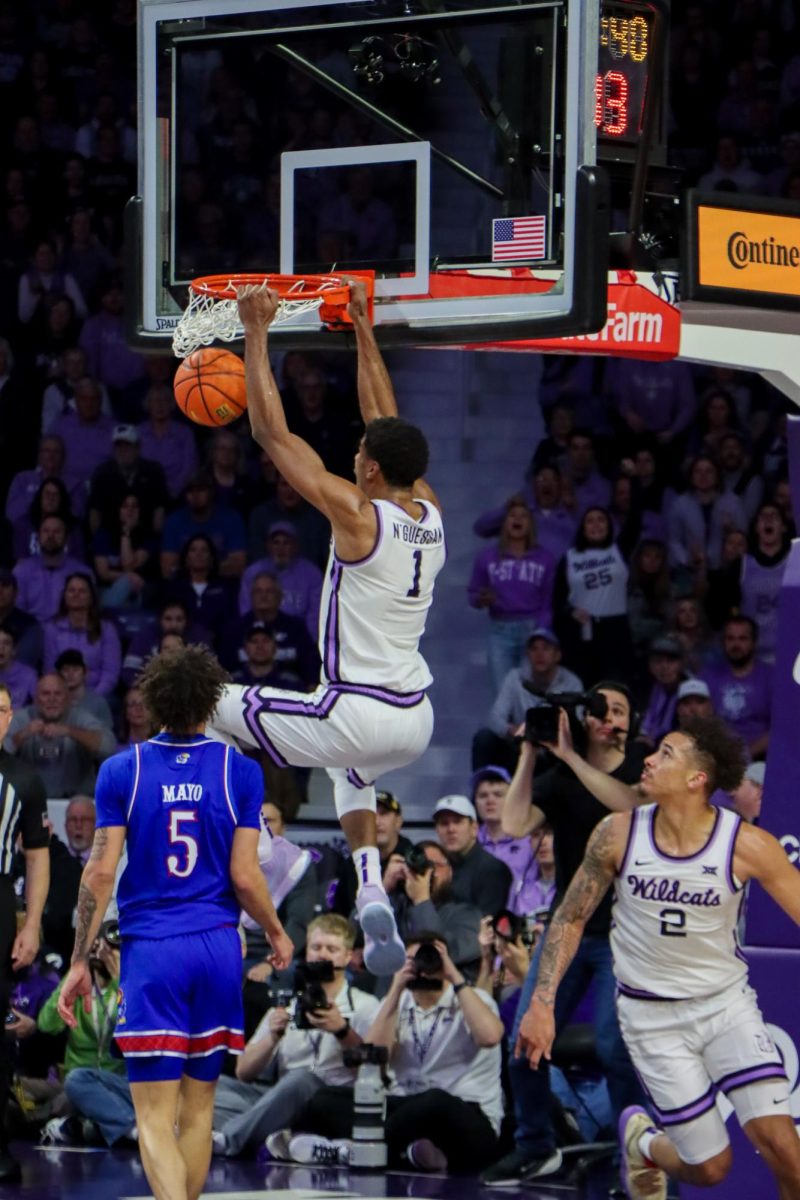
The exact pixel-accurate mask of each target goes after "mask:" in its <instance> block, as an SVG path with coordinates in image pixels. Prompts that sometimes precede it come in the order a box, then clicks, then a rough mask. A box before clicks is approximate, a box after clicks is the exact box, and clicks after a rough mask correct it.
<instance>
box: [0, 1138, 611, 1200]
mask: <svg viewBox="0 0 800 1200" xmlns="http://www.w3.org/2000/svg"><path fill="white" fill-rule="evenodd" d="M12 1149H13V1151H14V1153H15V1155H16V1156H17V1158H18V1159H19V1160H20V1162H21V1163H22V1170H23V1180H22V1183H16V1184H9V1185H6V1186H3V1185H2V1184H0V1198H2V1200H6V1197H9V1200H10V1197H12V1196H13V1197H15V1200H138V1198H139V1197H145V1196H151V1195H152V1193H151V1191H150V1189H149V1187H148V1185H147V1180H146V1179H145V1176H144V1171H143V1169H142V1165H141V1162H140V1161H139V1156H138V1154H137V1153H136V1152H135V1151H134V1150H117V1151H112V1150H103V1149H88V1148H87V1149H84V1148H80V1149H77V1148H75V1149H65V1148H56V1147H47V1148H43V1147H39V1146H36V1145H34V1144H32V1143H30V1142H15V1143H14V1144H13V1147H12ZM614 1181H615V1179H614V1175H613V1174H612V1173H610V1172H609V1171H606V1170H597V1171H596V1172H594V1173H593V1177H592V1179H591V1181H589V1182H588V1183H587V1184H586V1185H584V1186H582V1187H568V1186H566V1185H565V1184H547V1185H545V1184H540V1185H538V1186H536V1187H533V1186H529V1187H525V1188H524V1189H516V1188H499V1189H498V1188H484V1187H481V1185H480V1184H479V1183H478V1181H477V1179H476V1178H474V1177H472V1176H464V1175H460V1176H459V1175H455V1176H447V1175H412V1174H404V1173H403V1172H402V1171H386V1172H380V1173H378V1172H375V1173H373V1172H367V1171H348V1170H343V1169H341V1168H336V1167H301V1166H289V1165H286V1166H284V1165H276V1164H269V1165H266V1164H261V1163H259V1162H257V1161H256V1160H253V1159H248V1160H246V1161H245V1160H242V1161H237V1160H231V1159H228V1160H223V1159H218V1158H215V1159H212V1162H211V1170H210V1172H209V1175H208V1179H207V1181H206V1187H205V1191H204V1192H203V1196H205V1197H209V1196H213V1197H214V1198H215V1200H264V1198H265V1197H266V1196H267V1195H268V1196H269V1198H270V1200H327V1198H328V1197H330V1198H331V1200H337V1198H338V1200H402V1198H403V1197H408V1196H413V1197H420V1198H421V1200H426V1198H428V1197H430V1198H431V1200H433V1198H434V1197H435V1198H439V1197H441V1200H478V1198H480V1200H492V1197H494V1198H496V1200H503V1197H509V1200H520V1198H521V1197H522V1196H524V1197H525V1200H561V1198H563V1197H575V1198H576V1200H606V1198H607V1197H608V1195H609V1188H610V1186H611V1184H612V1183H613V1182H614Z"/></svg>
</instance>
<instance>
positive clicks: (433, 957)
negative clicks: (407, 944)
mask: <svg viewBox="0 0 800 1200" xmlns="http://www.w3.org/2000/svg"><path fill="white" fill-rule="evenodd" d="M411 961H412V962H413V964H414V972H415V974H414V976H413V978H411V979H409V981H408V983H407V984H406V987H407V988H410V990H411V991H416V992H423V991H428V992H433V991H436V990H437V989H438V988H440V987H441V986H442V981H441V979H436V978H434V976H435V975H436V972H437V971H441V970H442V968H443V967H444V959H443V958H442V956H441V954H440V953H439V951H438V950H437V949H436V947H435V946H432V945H431V943H430V942H423V944H422V945H421V946H419V947H418V948H417V951H416V953H415V955H414V957H413V959H412V960H411Z"/></svg>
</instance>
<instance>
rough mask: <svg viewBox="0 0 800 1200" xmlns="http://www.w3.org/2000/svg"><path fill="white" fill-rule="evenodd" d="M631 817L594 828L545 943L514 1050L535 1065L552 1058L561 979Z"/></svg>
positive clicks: (608, 878) (613, 868)
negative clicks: (554, 1012) (543, 1058)
mask: <svg viewBox="0 0 800 1200" xmlns="http://www.w3.org/2000/svg"><path fill="white" fill-rule="evenodd" d="M630 820H631V818H630V817H629V816H627V815H625V814H622V813H620V814H611V815H609V816H607V817H605V818H604V819H603V820H602V821H601V822H600V824H599V825H598V826H597V827H596V829H595V830H594V831H593V833H592V836H591V837H590V838H589V842H588V844H587V846H586V853H585V855H584V858H583V862H582V863H581V865H580V867H578V870H577V871H576V872H575V875H574V877H573V880H572V883H571V884H570V885H569V888H568V889H567V893H566V895H565V896H564V899H563V900H562V902H561V904H560V905H559V907H558V908H557V909H556V912H555V914H554V916H553V919H552V921H551V922H550V928H549V929H548V931H547V940H546V941H545V944H544V949H543V951H542V957H541V959H540V961H539V971H538V974H537V976H536V990H535V991H534V993H533V996H532V997H531V1003H530V1007H529V1008H528V1011H527V1012H526V1014H525V1016H524V1017H523V1018H522V1023H521V1025H520V1030H519V1036H518V1038H517V1044H516V1046H515V1047H514V1054H515V1055H516V1056H517V1057H519V1056H520V1055H524V1056H525V1057H526V1058H527V1059H528V1061H529V1063H530V1065H531V1067H533V1068H536V1067H538V1065H539V1062H540V1060H541V1058H542V1055H544V1057H545V1058H546V1059H548V1060H549V1058H550V1054H551V1051H552V1048H553V1041H554V1040H555V1034H556V1027H555V1018H554V1015H553V1006H554V1005H555V1000H556V992H557V991H558V985H559V984H560V983H561V980H562V979H563V978H564V974H565V973H566V970H567V968H568V967H569V965H570V963H571V962H572V960H573V958H574V957H575V954H576V951H577V949H578V946H579V945H580V941H581V938H582V937H583V931H584V929H585V927H586V922H587V921H588V920H589V918H590V917H591V916H592V914H593V913H594V911H595V909H596V908H597V906H598V904H599V903H600V901H601V900H602V899H603V897H604V896H605V894H606V892H607V891H608V889H609V887H610V885H611V883H612V881H613V879H614V872H615V871H616V869H617V865H618V862H619V850H620V844H621V845H623V846H624V844H625V839H626V838H627V831H628V827H629V823H630Z"/></svg>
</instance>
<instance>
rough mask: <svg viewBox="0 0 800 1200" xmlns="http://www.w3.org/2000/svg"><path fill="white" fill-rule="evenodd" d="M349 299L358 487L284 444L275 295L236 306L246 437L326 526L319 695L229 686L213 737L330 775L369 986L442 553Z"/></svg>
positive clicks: (428, 725)
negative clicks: (389, 804)
mask: <svg viewBox="0 0 800 1200" xmlns="http://www.w3.org/2000/svg"><path fill="white" fill-rule="evenodd" d="M352 289H353V290H352V293H351V294H352V299H351V302H350V307H349V312H350V314H351V316H352V318H353V323H354V327H355V335H356V345H357V349H358V397H359V404H360V407H361V415H362V417H363V419H364V423H365V426H366V428H365V432H364V437H363V439H362V442H361V445H360V447H359V450H358V453H357V455H356V459H355V478H356V482H355V484H353V483H349V482H348V481H347V480H345V479H342V478H341V477H340V476H338V475H332V474H331V472H330V471H328V470H326V468H325V466H324V464H323V462H322V460H321V459H320V458H319V456H318V455H317V454H316V453H315V451H314V450H312V449H311V447H310V446H309V445H308V444H307V443H306V442H304V441H303V440H302V439H301V438H299V437H296V436H295V435H294V434H292V433H290V432H289V428H288V426H287V424H286V418H285V416H284V412H283V406H282V404H281V398H280V395H279V393H278V388H277V385H276V383H275V380H274V378H273V375H272V371H271V369H270V364H269V358H268V357H267V336H266V335H267V329H268V327H269V325H270V322H271V321H272V319H273V317H274V316H275V312H276V308H277V296H276V295H275V294H274V293H273V292H271V291H256V292H252V293H251V294H245V295H244V296H243V297H242V298H240V300H239V314H240V318H241V322H242V325H243V327H244V332H245V366H246V373H247V397H248V411H249V414H250V425H251V427H252V431H253V437H254V438H255V440H256V441H257V442H258V444H259V445H260V446H263V448H264V449H265V450H266V451H267V452H268V453H269V456H270V458H271V459H272V461H273V462H274V463H275V466H276V467H277V468H278V470H279V471H280V473H281V475H283V477H284V478H285V479H287V480H288V482H289V483H290V484H291V485H292V487H294V488H295V489H296V490H297V491H298V492H300V494H301V495H302V496H304V497H305V498H306V500H308V501H309V502H310V503H311V504H313V505H314V506H315V507H316V508H318V509H319V510H320V512H322V513H324V514H325V516H326V517H327V518H328V519H329V521H330V523H331V527H332V530H333V544H332V547H331V556H330V561H329V563H328V567H327V569H326V572H325V584H324V589H323V593H322V603H321V606H320V623H319V639H320V640H319V645H320V654H321V657H322V678H323V682H322V684H321V686H320V687H319V688H318V690H317V691H316V692H314V693H312V694H310V695H309V694H306V693H299V692H285V691H279V690H276V689H274V688H269V687H242V686H236V685H230V686H228V687H227V688H226V689H225V692H224V695H223V697H222V699H221V701H220V703H219V706H218V708H217V711H216V713H215V715H214V718H213V722H212V724H213V729H214V730H217V731H219V732H221V733H224V734H227V735H230V736H233V737H236V738H237V739H239V740H240V741H242V742H244V743H245V744H247V745H249V746H254V747H255V746H260V747H262V748H263V749H264V750H266V752H267V753H268V754H269V755H270V757H271V758H272V760H273V761H274V762H275V763H277V764H278V766H286V765H287V764H289V765H292V766H300V767H325V768H326V770H327V771H328V774H329V775H330V776H331V778H332V780H333V786H334V799H335V803H336V812H337V815H338V817H339V821H340V822H341V826H342V829H343V831H344V833H345V836H346V837H347V841H348V844H349V846H350V849H351V852H352V854H353V859H354V861H355V865H356V874H357V877H358V881H359V891H358V895H357V898H356V909H357V912H358V919H359V921H360V923H361V927H362V929H363V931H364V941H365V954H364V958H365V962H366V965H367V967H368V969H369V970H370V971H372V972H373V973H374V974H376V975H390V974H392V973H393V972H395V971H397V970H399V968H400V967H401V966H402V965H403V963H404V962H405V948H404V946H403V943H402V942H401V941H400V939H399V937H398V935H397V930H396V928H395V923H394V916H393V913H392V909H391V907H390V905H389V901H388V898H387V896H386V893H385V891H384V889H383V883H382V877H381V867H380V858H379V855H378V850H377V846H376V841H375V788H374V786H373V783H374V780H375V779H376V778H377V777H378V776H379V775H383V774H384V773H385V772H386V771H391V770H394V769H396V768H398V767H402V766H405V765H406V764H407V763H410V762H413V760H414V759H415V758H418V757H419V755H420V754H422V752H423V751H424V750H425V748H426V747H427V745H428V742H429V741H430V737H431V732H432V729H433V714H432V710H431V706H430V702H429V700H428V699H427V696H426V689H427V688H428V687H429V686H430V683H431V674H430V671H429V670H428V667H427V665H426V663H425V661H424V659H423V658H422V656H421V655H420V653H419V641H420V638H421V637H422V634H423V631H424V629H425V619H426V614H427V611H428V609H429V607H430V604H431V599H432V596H433V584H434V580H435V578H436V576H437V574H438V573H439V571H440V569H441V567H442V565H443V564H444V560H445V546H444V533H443V529H442V521H441V514H440V512H439V505H438V502H437V500H436V497H435V496H434V494H433V492H432V491H431V489H430V488H429V487H428V486H427V484H426V483H424V482H423V481H422V479H421V476H422V475H423V474H424V472H425V469H426V467H427V463H428V447H427V444H426V441H425V438H424V436H423V434H422V433H421V431H420V430H419V429H417V428H416V427H415V426H413V425H409V424H408V423H407V422H405V421H402V420H401V419H400V418H399V417H398V416H397V404H396V401H395V396H394V391H393V388H392V384H391V381H390V379H389V375H388V373H387V371H386V367H385V365H384V362H383V359H382V358H381V355H380V351H379V350H378V347H377V344H376V342H375V337H374V334H373V331H372V327H371V325H370V322H369V319H368V316H367V304H366V294H365V291H364V286H363V284H358V283H354V284H352Z"/></svg>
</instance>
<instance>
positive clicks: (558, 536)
mask: <svg viewBox="0 0 800 1200" xmlns="http://www.w3.org/2000/svg"><path fill="white" fill-rule="evenodd" d="M562 493H563V488H562V483H561V474H560V472H559V470H558V468H557V467H556V466H554V465H553V464H551V463H547V462H545V463H542V464H541V465H540V466H538V467H536V469H535V471H534V475H533V485H532V486H530V485H528V486H527V487H525V488H524V489H523V491H522V492H521V493H520V495H521V496H522V498H523V499H524V500H525V503H526V504H527V505H528V506H529V508H530V509H531V512H532V513H533V515H534V517H535V519H536V540H537V542H538V544H539V545H540V546H541V547H542V549H543V550H549V551H550V553H551V554H552V556H553V558H554V559H555V560H556V562H558V560H559V559H560V558H561V556H562V555H563V554H566V552H567V550H568V549H569V547H570V546H571V545H572V541H573V538H574V537H575V530H576V528H577V520H576V518H575V515H574V513H573V512H572V510H571V509H569V508H567V506H566V504H564V503H563V496H562ZM505 515H506V508H505V505H502V506H501V507H500V508H493V509H490V510H489V512H485V513H482V514H481V515H480V516H479V517H478V519H477V521H476V522H475V524H474V525H473V527H472V529H473V532H474V533H476V534H477V535H478V537H487V538H488V537H497V535H498V534H499V532H500V530H501V528H502V525H503V518H504V517H505Z"/></svg>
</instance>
